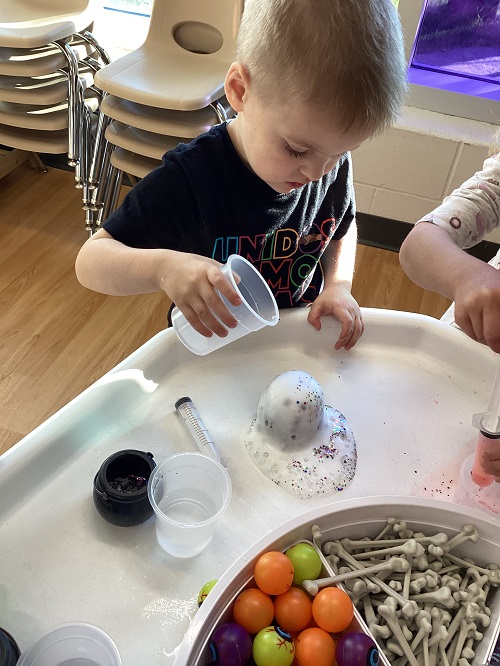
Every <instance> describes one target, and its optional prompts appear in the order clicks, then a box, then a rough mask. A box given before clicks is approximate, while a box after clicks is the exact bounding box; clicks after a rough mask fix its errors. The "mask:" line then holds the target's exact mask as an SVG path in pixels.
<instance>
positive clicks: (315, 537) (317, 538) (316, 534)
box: [311, 525, 323, 550]
mask: <svg viewBox="0 0 500 666" xmlns="http://www.w3.org/2000/svg"><path fill="white" fill-rule="evenodd" d="M311 532H312V542H313V544H314V545H315V546H316V548H318V550H321V539H322V537H323V534H322V532H321V529H320V527H319V525H313V526H312V527H311Z"/></svg>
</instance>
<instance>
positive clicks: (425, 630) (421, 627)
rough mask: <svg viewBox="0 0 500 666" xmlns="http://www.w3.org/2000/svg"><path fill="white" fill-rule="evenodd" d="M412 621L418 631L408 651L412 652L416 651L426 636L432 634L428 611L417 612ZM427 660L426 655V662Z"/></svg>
mask: <svg viewBox="0 0 500 666" xmlns="http://www.w3.org/2000/svg"><path fill="white" fill-rule="evenodd" d="M414 619H415V623H416V625H417V627H418V631H417V633H416V634H415V637H414V638H413V640H412V642H411V644H410V649H411V651H412V652H415V651H416V649H417V647H418V646H419V645H420V643H421V642H422V641H423V639H424V636H428V635H429V634H430V633H431V632H432V622H431V620H432V617H431V614H430V613H429V611H426V610H421V611H419V612H418V613H417V615H416V616H415V618H414ZM428 659H429V655H427V660H428Z"/></svg>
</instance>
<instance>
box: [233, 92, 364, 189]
mask: <svg viewBox="0 0 500 666" xmlns="http://www.w3.org/2000/svg"><path fill="white" fill-rule="evenodd" d="M228 127H229V134H230V136H231V139H232V141H233V144H234V146H235V148H236V150H237V151H238V153H239V155H240V157H241V158H242V160H243V161H244V162H245V163H246V164H247V166H248V167H249V168H250V169H251V170H252V171H253V172H254V173H255V174H256V175H257V176H259V178H261V179H262V180H263V181H265V182H266V183H267V184H268V185H269V187H271V188H272V189H273V190H275V191H276V192H279V193H282V194H284V193H287V192H291V191H292V190H293V189H296V188H299V187H302V186H303V185H305V184H306V183H309V182H310V181H312V180H319V179H320V178H321V177H322V176H323V175H324V174H325V173H328V171H331V169H333V167H334V166H335V165H336V164H337V162H338V161H339V159H340V157H341V156H342V155H343V153H345V152H346V151H348V150H354V149H355V148H357V147H358V146H359V145H360V144H361V143H362V142H363V141H364V140H365V139H366V138H368V135H367V134H366V133H365V134H363V133H361V134H360V133H359V132H347V133H339V131H338V130H337V129H336V127H335V122H334V121H332V119H331V118H329V117H327V116H326V114H323V113H321V110H319V111H318V109H317V108H315V107H313V106H310V105H308V104H305V103H293V101H291V102H290V105H288V106H287V105H286V104H283V105H277V104H276V103H273V104H271V105H270V104H264V103H262V102H261V100H260V99H259V97H258V96H257V95H256V94H255V92H254V91H253V90H251V89H250V88H249V87H247V88H246V91H245V96H244V98H243V101H242V104H241V107H240V109H239V110H238V116H237V118H236V119H235V120H233V121H232V122H231V123H230V124H229V126H228Z"/></svg>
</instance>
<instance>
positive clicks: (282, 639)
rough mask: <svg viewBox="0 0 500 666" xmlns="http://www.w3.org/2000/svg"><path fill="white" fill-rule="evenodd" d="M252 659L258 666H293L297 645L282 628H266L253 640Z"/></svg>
mask: <svg viewBox="0 0 500 666" xmlns="http://www.w3.org/2000/svg"><path fill="white" fill-rule="evenodd" d="M252 657H253V660H254V661H255V663H256V664H257V666H291V664H292V662H293V660H294V658H295V644H294V642H293V638H292V637H291V635H290V634H289V633H288V632H287V631H285V630H284V629H282V628H281V627H277V626H274V627H264V629H261V630H260V631H259V633H258V634H257V635H256V636H255V638H254V639H253V645H252Z"/></svg>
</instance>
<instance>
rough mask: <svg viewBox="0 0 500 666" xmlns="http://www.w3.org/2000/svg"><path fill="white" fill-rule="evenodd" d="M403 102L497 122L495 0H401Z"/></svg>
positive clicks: (498, 7) (498, 25) (499, 31)
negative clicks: (407, 88) (407, 94)
mask: <svg viewBox="0 0 500 666" xmlns="http://www.w3.org/2000/svg"><path fill="white" fill-rule="evenodd" d="M399 12H400V15H401V20H402V23H403V29H404V31H405V38H406V55H407V59H408V63H409V68H408V77H409V80H410V83H411V90H410V97H409V100H408V104H409V105H410V106H416V107H418V108H424V109H429V110H432V111H440V112H442V113H447V114H450V115H455V116H461V117H463V118H471V119H475V120H482V121H485V122H489V123H495V124H498V123H500V104H499V102H500V0H423V2H422V1H421V0H420V1H417V0H400V3H399Z"/></svg>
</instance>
